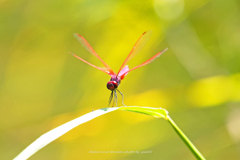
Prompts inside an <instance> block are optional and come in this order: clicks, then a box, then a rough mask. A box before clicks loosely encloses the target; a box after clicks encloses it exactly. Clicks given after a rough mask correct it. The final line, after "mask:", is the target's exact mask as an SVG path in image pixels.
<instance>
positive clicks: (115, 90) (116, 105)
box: [114, 90, 117, 106]
mask: <svg viewBox="0 0 240 160" xmlns="http://www.w3.org/2000/svg"><path fill="white" fill-rule="evenodd" d="M114 94H115V97H116V98H115V100H116V106H117V92H116V90H115V91H114Z"/></svg>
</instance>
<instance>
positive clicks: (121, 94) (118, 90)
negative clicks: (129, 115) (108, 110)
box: [117, 89, 127, 107]
mask: <svg viewBox="0 0 240 160" xmlns="http://www.w3.org/2000/svg"><path fill="white" fill-rule="evenodd" d="M117 91H118V92H119V93H120V94H121V95H122V104H123V105H124V106H125V107H127V106H126V105H125V104H124V102H123V101H124V97H123V94H122V92H120V91H119V90H118V89H117Z"/></svg>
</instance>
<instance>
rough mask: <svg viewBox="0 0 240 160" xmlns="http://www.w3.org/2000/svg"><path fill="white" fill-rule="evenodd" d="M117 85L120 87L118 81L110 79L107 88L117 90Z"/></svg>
mask: <svg viewBox="0 0 240 160" xmlns="http://www.w3.org/2000/svg"><path fill="white" fill-rule="evenodd" d="M117 87H118V84H117V82H116V81H109V82H108V83H107V88H108V89H109V90H115V89H116V88H117Z"/></svg>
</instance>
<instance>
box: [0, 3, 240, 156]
mask: <svg viewBox="0 0 240 160" xmlns="http://www.w3.org/2000/svg"><path fill="white" fill-rule="evenodd" d="M239 12H240V3H239V1H237V0H229V1H227V2H226V1H223V0H212V1H210V0H200V1H190V0H153V1H141V2H140V1H136V0H133V1H126V0H125V1H124V0H122V1H120V0H118V1H117V0H101V1H99V0H79V1H75V0H73V1H64V0H63V1H39V0H38V1H25V0H22V1H17V0H13V1H6V0H1V1H0V21H1V25H0V35H1V36H0V56H1V58H0V106H1V107H0V130H1V132H0V150H1V151H0V159H12V158H13V157H15V156H16V155H17V154H18V153H19V152H20V151H21V150H23V149H24V148H25V147H26V146H27V145H29V144H30V143H31V142H33V141H34V140H35V139H36V138H37V137H38V136H40V135H41V134H43V133H45V132H47V131H48V130H50V129H52V128H54V127H57V126H58V125H60V124H62V123H64V122H67V121H69V120H71V119H74V118H76V117H77V116H80V115H83V114H85V113H87V112H89V111H91V110H92V109H98V108H104V107H106V105H107V101H108V96H109V95H110V92H109V91H108V90H107V89H106V83H107V81H108V80H109V79H110V77H109V76H108V75H106V74H104V73H102V72H100V71H98V70H96V69H94V68H92V67H91V66H88V65H86V64H84V63H83V62H81V61H79V60H77V59H76V58H74V57H73V56H72V55H70V54H69V51H71V52H73V53H75V54H77V55H78V56H80V57H82V58H84V59H86V60H87V61H89V62H91V63H93V64H95V65H99V66H101V62H99V60H98V59H96V58H95V57H93V56H92V55H91V54H89V53H87V51H86V50H85V49H84V48H83V47H82V46H81V45H80V44H79V43H78V41H77V40H76V39H75V38H74V37H73V33H79V34H81V35H83V36H84V37H85V38H86V40H87V41H88V42H89V43H90V44H91V45H92V46H93V48H94V49H95V50H96V52H97V53H98V54H99V55H100V56H101V57H102V59H103V60H104V61H105V62H107V63H108V64H109V65H110V66H112V68H113V69H114V71H117V69H118V68H119V67H120V65H121V63H122V62H123V61H124V59H125V58H126V56H127V54H128V53H129V52H130V50H131V48H132V47H133V45H134V43H135V42H136V41H137V39H138V38H139V36H140V35H141V34H142V33H143V32H144V31H147V30H153V34H152V36H151V38H150V40H149V42H148V43H147V45H146V46H145V48H144V49H143V50H142V51H141V52H140V53H139V54H138V55H137V56H136V57H134V59H132V60H131V61H130V62H129V66H130V68H132V67H134V66H135V65H137V64H140V63H141V62H143V61H144V60H146V59H147V58H150V57H151V56H152V55H154V54H156V53H158V52H159V51H161V50H162V49H164V48H166V47H168V48H169V50H168V51H167V52H166V53H164V55H162V56H161V57H160V58H159V59H157V60H156V61H155V62H154V63H152V64H150V65H147V66H145V67H142V68H139V69H137V70H136V71H133V72H132V73H129V74H128V75H127V77H126V78H125V79H124V80H123V81H122V82H121V85H120V87H119V89H120V90H121V92H123V93H124V96H125V104H127V105H135V106H136V105H139V106H152V107H162V108H166V109H168V110H169V111H170V115H171V117H172V118H173V119H174V120H175V122H176V123H177V124H178V125H179V127H180V128H181V129H182V130H183V132H184V133H186V135H187V136H188V137H189V138H190V140H192V141H193V143H194V144H195V145H196V147H197V148H198V149H199V150H200V152H202V154H203V155H204V156H205V157H206V158H207V159H218V160H221V159H232V160H235V159H240V154H239V153H240V136H239V135H240V128H239V123H240V118H239V117H240V109H239V105H240V103H239V101H240V96H239V95H240V73H239V72H240V54H239V52H240V30H239V28H240V21H239ZM119 104H120V103H119ZM143 128H144V130H143ZM122 135H125V136H122ZM122 137H126V138H124V139H123V138H122ZM143 137H145V138H143ZM146 137H148V138H146ZM108 150H109V151H148V150H150V151H152V152H151V154H147V153H146V154H121V153H119V154H117V153H112V154H110V153H108V154H107V153H106V154H104V153H100V154H99V153H89V151H108ZM80 158H81V159H99V158H100V159H125V160H128V159H131V160H133V159H140V158H141V159H167V160H169V159H185V160H188V159H189V160H190V159H194V157H193V156H192V154H191V153H190V151H189V150H188V149H187V148H186V146H185V145H184V144H183V143H182V141H181V140H180V139H179V138H178V137H177V135H176V133H175V132H174V131H173V130H172V128H171V127H170V126H169V124H167V123H166V122H165V121H164V120H156V119H154V118H151V117H148V116H145V115H140V114H135V113H125V112H121V111H118V112H116V113H110V114H108V115H106V116H103V117H99V118H98V119H96V120H93V121H91V122H89V123H86V124H84V125H82V126H80V127H78V128H76V129H74V130H73V131H71V132H70V133H68V134H67V135H65V136H63V137H62V138H60V139H58V140H57V141H55V142H53V143H51V144H50V145H48V146H47V147H46V148H44V149H43V150H41V151H40V152H38V153H37V154H36V155H34V156H33V157H32V158H30V159H80Z"/></svg>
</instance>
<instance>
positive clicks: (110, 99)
mask: <svg viewBox="0 0 240 160" xmlns="http://www.w3.org/2000/svg"><path fill="white" fill-rule="evenodd" d="M112 98H113V91H112V93H111V95H110V97H109V100H108V106H109V105H110V104H111V102H112Z"/></svg>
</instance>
